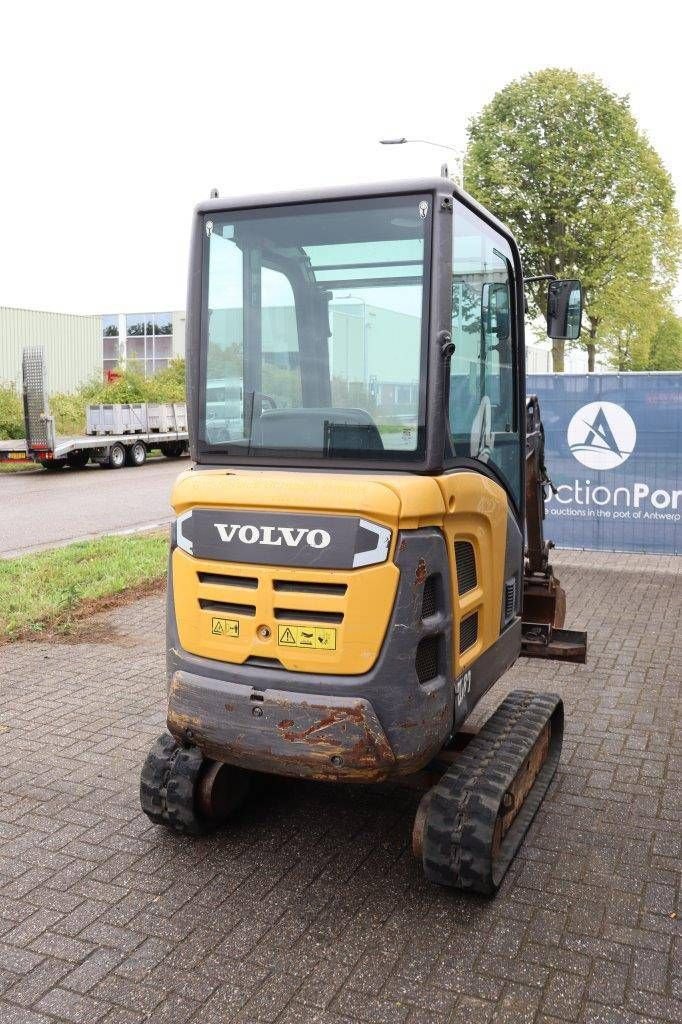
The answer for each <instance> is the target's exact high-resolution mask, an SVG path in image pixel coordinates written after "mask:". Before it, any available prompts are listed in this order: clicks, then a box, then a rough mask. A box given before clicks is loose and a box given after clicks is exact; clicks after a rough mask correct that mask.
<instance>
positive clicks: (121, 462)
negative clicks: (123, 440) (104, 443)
mask: <svg viewBox="0 0 682 1024" xmlns="http://www.w3.org/2000/svg"><path fill="white" fill-rule="evenodd" d="M125 464H126V450H125V447H124V445H122V444H120V443H119V442H118V441H117V442H116V444H112V446H111V448H110V449H109V454H108V455H107V458H106V461H105V462H103V463H102V465H103V466H106V467H107V469H122V468H123V466H125Z"/></svg>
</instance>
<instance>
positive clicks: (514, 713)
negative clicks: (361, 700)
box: [412, 690, 564, 896]
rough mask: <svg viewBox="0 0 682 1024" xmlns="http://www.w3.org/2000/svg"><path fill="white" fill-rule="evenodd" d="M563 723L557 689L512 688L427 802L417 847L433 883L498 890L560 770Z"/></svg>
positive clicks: (415, 841)
mask: <svg viewBox="0 0 682 1024" xmlns="http://www.w3.org/2000/svg"><path fill="white" fill-rule="evenodd" d="M563 728H564V709H563V703H562V701H561V698H560V697H558V696H557V695H556V694H552V693H532V692H530V691H528V690H514V691H513V692H512V693H510V694H509V696H508V697H507V698H506V699H505V700H504V701H503V702H502V704H501V705H500V706H499V708H498V709H497V711H496V712H495V713H494V714H493V715H492V716H491V717H490V718H489V719H488V721H487V722H486V724H485V725H484V726H483V728H482V729H481V731H480V732H479V733H478V734H477V735H476V736H475V738H474V739H473V740H471V742H470V743H469V744H468V745H467V746H466V747H465V749H464V750H463V751H462V752H461V753H460V754H458V756H457V758H456V760H455V761H454V763H453V764H452V765H451V766H450V767H449V768H448V769H447V771H446V772H445V773H444V775H443V776H442V777H441V779H440V781H439V782H438V783H437V784H436V785H435V786H434V787H433V788H432V789H430V790H429V791H428V792H427V793H426V794H425V795H424V797H423V799H422V801H421V803H420V805H419V808H418V810H417V816H416V818H415V824H414V830H413V833H412V845H413V850H414V853H415V856H417V857H419V858H421V860H422V863H423V865H424V873H425V874H426V877H427V878H428V879H429V881H431V882H437V883H439V884H440V885H448V886H453V887H455V888H458V889H464V890H467V891H469V892H477V893H482V894H484V895H486V896H492V895H493V894H494V893H495V892H496V891H497V889H498V888H499V886H500V883H501V881H502V879H503V878H504V875H505V872H506V871H507V868H508V867H509V865H510V864H511V862H512V860H513V859H514V856H515V855H516V852H517V850H518V848H519V846H520V845H521V842H522V840H523V837H524V836H525V834H526V832H527V830H528V826H529V825H530V823H531V821H532V820H533V817H534V815H535V812H536V811H537V809H538V807H539V806H540V804H541V803H542V800H543V798H544V795H545V793H546V792H547V787H548V786H549V783H550V782H551V779H552V776H553V775H554V772H555V770H556V766H557V764H558V762H559V757H560V754H561V743H562V739H563Z"/></svg>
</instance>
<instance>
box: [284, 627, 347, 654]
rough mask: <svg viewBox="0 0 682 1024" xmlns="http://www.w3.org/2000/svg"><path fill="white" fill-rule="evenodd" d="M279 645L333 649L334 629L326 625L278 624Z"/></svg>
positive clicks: (334, 646) (321, 649)
mask: <svg viewBox="0 0 682 1024" xmlns="http://www.w3.org/2000/svg"><path fill="white" fill-rule="evenodd" d="M277 630H278V632H277V643H278V644H279V645H280V647H304V648H305V647H309V648H310V649H311V650H313V651H335V650H336V630H335V629H331V628H330V627H328V626H278V627H277Z"/></svg>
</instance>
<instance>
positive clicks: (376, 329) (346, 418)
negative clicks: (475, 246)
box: [202, 195, 431, 459]
mask: <svg viewBox="0 0 682 1024" xmlns="http://www.w3.org/2000/svg"><path fill="white" fill-rule="evenodd" d="M430 205H431V204H430V199H429V197H427V196H421V195H416V196H415V195H412V196H406V197H395V196H394V197H390V198H385V199H361V200H344V201H337V202H329V203H314V204H306V205H301V206H287V207H281V208H267V209H263V210H249V211H243V212H242V211H240V212H231V213H228V214H213V215H210V216H207V217H206V220H205V229H206V230H205V238H206V250H207V256H206V259H207V264H208V266H207V273H206V284H205V290H204V294H205V299H204V301H205V303H206V304H207V316H206V315H204V318H203V319H204V330H205V331H207V333H206V334H205V335H204V345H206V346H207V352H206V362H205V374H204V380H203V387H202V412H203V415H202V428H203V429H202V433H203V437H204V440H205V442H206V443H207V445H209V446H212V447H214V448H216V449H218V450H220V451H224V452H227V453H228V454H229V453H233V454H234V455H235V456H244V455H251V454H255V455H264V454H272V455H274V456H276V455H278V454H279V455H283V454H284V453H286V454H287V455H290V456H291V455H294V456H296V457H303V458H305V457H318V458H319V457H333V456H339V457H346V458H348V457H352V456H358V455H361V456H362V457H363V458H366V457H369V458H372V457H374V458H403V459H405V458H408V459H409V458H419V457H422V455H423V446H424V391H425V388H424V386H423V383H422V382H424V376H425V371H424V370H423V362H424V351H425V346H424V344H423V335H424V332H423V330H422V320H423V306H424V291H425V290H424V276H425V271H424V266H425V262H424V257H425V251H426V232H427V229H428V225H429V223H430Z"/></svg>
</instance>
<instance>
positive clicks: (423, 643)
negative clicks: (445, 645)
mask: <svg viewBox="0 0 682 1024" xmlns="http://www.w3.org/2000/svg"><path fill="white" fill-rule="evenodd" d="M439 646H440V638H439V637H438V636H425V637H424V639H423V640H420V641H419V644H418V646H417V655H416V657H415V662H414V665H415V669H416V672H417V679H418V680H419V682H420V683H428V682H429V681H430V680H431V679H435V678H436V676H437V675H438V648H439Z"/></svg>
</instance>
